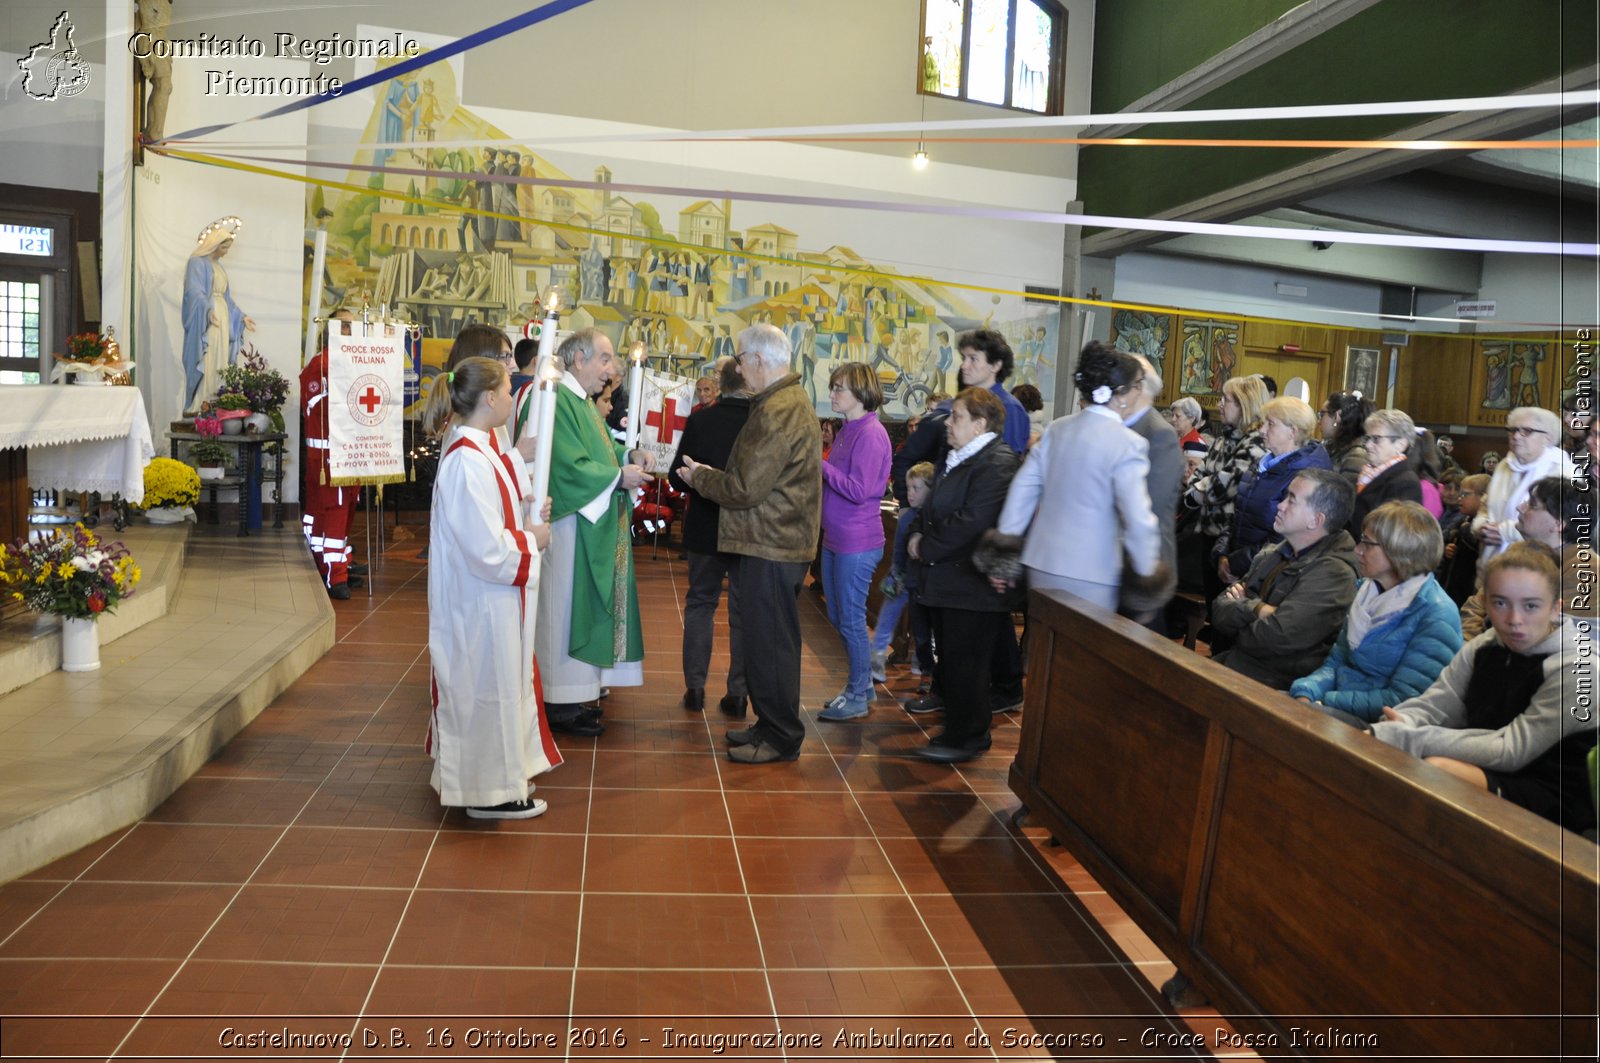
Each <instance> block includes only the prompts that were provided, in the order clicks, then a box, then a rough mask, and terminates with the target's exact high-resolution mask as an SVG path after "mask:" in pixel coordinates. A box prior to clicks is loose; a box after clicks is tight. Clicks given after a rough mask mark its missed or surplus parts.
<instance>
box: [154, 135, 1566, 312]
mask: <svg viewBox="0 0 1600 1063" xmlns="http://www.w3.org/2000/svg"><path fill="white" fill-rule="evenodd" d="M149 150H151V151H153V152H155V153H156V154H158V155H166V156H169V157H170V158H174V159H178V160H180V161H183V162H193V163H198V164H200V165H202V166H218V167H221V168H222V169H225V170H237V171H240V172H242V173H253V174H260V175H262V176H264V177H277V178H281V179H283V180H287V181H298V182H300V183H301V184H306V185H317V186H319V187H322V188H332V189H337V190H339V191H343V192H354V193H356V194H357V195H364V196H365V195H372V194H374V190H373V189H372V188H371V187H369V186H367V185H357V184H351V183H349V182H347V181H330V180H327V179H326V178H321V177H310V176H306V175H303V174H295V173H285V172H284V171H282V170H271V169H268V168H267V167H265V166H257V165H255V164H254V163H248V162H236V161H234V160H232V159H219V158H217V157H216V156H213V155H201V154H197V153H195V152H187V151H175V150H170V149H169V150H158V149H154V148H152V149H149ZM382 195H383V198H384V199H396V200H399V201H400V202H402V203H413V204H416V205H417V206H424V207H438V205H439V203H438V201H437V200H432V199H424V198H423V197H421V196H408V195H403V194H401V193H399V192H392V191H387V190H385V191H384V192H383V194H382ZM459 209H460V211H461V213H463V214H473V215H478V216H481V217H485V218H499V219H502V220H505V221H511V222H520V223H523V224H526V223H528V221H529V219H528V218H526V217H523V216H522V215H513V214H501V213H499V212H498V211H492V210H482V209H480V208H476V207H461V208H459ZM535 224H537V225H540V226H543V227H545V228H549V229H560V230H562V231H564V232H574V233H586V234H588V235H590V236H603V237H612V236H615V235H616V234H615V233H613V232H611V231H609V230H607V229H595V228H592V227H590V226H586V225H573V224H570V223H568V222H556V221H543V220H539V221H537V222H536V223H535ZM629 240H631V241H633V242H634V243H641V244H652V245H654V246H657V247H667V248H677V249H679V250H683V251H694V252H696V253H700V252H704V251H705V248H704V247H703V246H701V245H699V244H692V243H687V242H685V241H682V240H674V239H672V238H670V237H665V236H630V237H629ZM739 257H740V258H745V259H750V260H752V261H758V262H776V263H780V264H783V265H793V264H794V263H793V261H792V260H790V259H787V258H782V257H780V256H778V255H763V254H760V253H759V252H755V251H740V252H739ZM828 269H829V270H830V271H831V272H835V273H851V274H855V275H858V276H863V277H873V278H877V279H881V280H889V281H905V282H909V283H911V284H918V285H923V286H927V287H935V288H953V289H956V290H959V291H968V292H982V293H984V294H986V295H1000V296H1011V297H1014V298H1017V299H1027V300H1028V301H1030V302H1036V303H1042V302H1050V303H1062V304H1066V305H1071V306H1092V307H1105V308H1107V309H1111V310H1141V311H1145V312H1147V313H1154V314H1201V313H1203V314H1206V315H1208V316H1212V317H1222V318H1227V319H1228V320H1230V321H1238V322H1241V323H1245V322H1250V323H1254V324H1260V325H1289V326H1292V327H1295V328H1303V327H1306V326H1307V325H1310V326H1312V327H1314V328H1344V329H1350V330H1354V331H1361V332H1381V331H1383V328H1382V326H1381V325H1371V326H1358V325H1326V324H1321V323H1318V322H1308V321H1296V320H1294V319H1291V318H1281V317H1262V316H1259V315H1255V314H1236V313H1233V312H1232V311H1213V310H1192V309H1184V308H1182V307H1174V306H1156V305H1152V304H1148V303H1125V302H1120V301H1117V300H1113V299H1086V298H1083V297H1081V296H1075V295H1049V294H1044V293H1038V292H1028V291H1017V290H1016V289H1014V288H997V287H993V286H991V285H985V284H971V283H967V282H964V281H951V280H940V279H938V278H936V277H920V276H916V275H913V274H906V273H893V272H890V271H887V270H879V269H870V268H866V267H862V266H845V265H832V264H830V265H829V266H828ZM1371 316H1373V317H1376V316H1377V315H1371ZM1577 327H1580V326H1572V328H1577ZM1564 330H1565V331H1570V329H1564V328H1555V327H1552V328H1548V329H1541V328H1534V329H1530V330H1529V332H1524V333H1517V334H1508V335H1492V336H1491V335H1484V334H1482V333H1474V334H1472V336H1471V338H1472V339H1475V340H1526V339H1527V338H1528V336H1529V334H1530V333H1535V334H1557V333H1560V332H1562V331H1564ZM1407 335H1408V336H1414V337H1421V336H1433V337H1439V338H1445V339H1462V338H1465V337H1464V336H1463V334H1462V333H1459V332H1408V333H1407Z"/></svg>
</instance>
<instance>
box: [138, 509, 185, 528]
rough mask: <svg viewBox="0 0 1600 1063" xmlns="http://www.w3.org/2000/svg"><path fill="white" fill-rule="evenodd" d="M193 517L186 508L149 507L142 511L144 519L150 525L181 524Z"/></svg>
mask: <svg viewBox="0 0 1600 1063" xmlns="http://www.w3.org/2000/svg"><path fill="white" fill-rule="evenodd" d="M193 516H194V510H192V509H190V508H189V507H188V506H151V507H150V508H149V509H147V510H145V511H144V519H145V520H147V521H149V522H150V523H151V524H182V523H183V522H184V521H186V520H188V519H190V518H191V517H193Z"/></svg>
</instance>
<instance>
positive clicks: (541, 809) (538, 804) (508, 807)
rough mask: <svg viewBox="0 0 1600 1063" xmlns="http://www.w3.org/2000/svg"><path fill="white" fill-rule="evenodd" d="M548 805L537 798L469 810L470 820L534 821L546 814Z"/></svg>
mask: <svg viewBox="0 0 1600 1063" xmlns="http://www.w3.org/2000/svg"><path fill="white" fill-rule="evenodd" d="M545 808H546V805H545V803H544V802H543V801H541V800H539V799H538V798H537V797H530V798H527V799H526V800H523V801H507V802H506V803H505V804H503V805H491V806H489V807H487V808H469V809H467V817H468V818H469V819H532V818H533V817H535V816H542V815H544V813H545Z"/></svg>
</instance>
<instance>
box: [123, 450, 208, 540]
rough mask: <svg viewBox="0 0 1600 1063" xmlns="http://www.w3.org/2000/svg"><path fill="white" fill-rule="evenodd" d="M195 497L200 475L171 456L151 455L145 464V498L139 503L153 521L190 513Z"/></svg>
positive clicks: (197, 497)
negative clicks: (157, 456)
mask: <svg viewBox="0 0 1600 1063" xmlns="http://www.w3.org/2000/svg"><path fill="white" fill-rule="evenodd" d="M218 445H220V444H218ZM198 501H200V476H199V474H198V473H196V472H195V471H194V469H192V468H190V467H189V466H188V465H185V464H184V463H183V462H181V461H174V460H173V459H172V458H152V459H151V461H150V464H149V465H146V466H145V467H144V501H143V502H141V503H140V505H142V506H143V507H144V509H145V512H146V514H147V515H148V516H149V518H150V520H151V522H152V523H155V524H176V523H178V522H179V521H181V520H185V519H187V518H189V517H192V516H193V515H194V509H193V508H192V507H193V506H194V504H195V503H196V502H198Z"/></svg>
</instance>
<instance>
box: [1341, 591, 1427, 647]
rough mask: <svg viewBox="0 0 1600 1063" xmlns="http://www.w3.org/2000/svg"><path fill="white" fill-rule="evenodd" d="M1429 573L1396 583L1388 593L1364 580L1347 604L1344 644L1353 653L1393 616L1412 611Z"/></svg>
mask: <svg viewBox="0 0 1600 1063" xmlns="http://www.w3.org/2000/svg"><path fill="white" fill-rule="evenodd" d="M1429 575H1431V573H1428V572H1424V573H1423V574H1422V575H1420V576H1412V577H1411V578H1410V579H1408V580H1405V581H1403V582H1401V583H1397V584H1395V585H1394V586H1393V587H1390V588H1389V589H1388V590H1383V589H1382V588H1381V587H1379V586H1378V581H1377V580H1375V579H1364V580H1362V581H1361V586H1360V587H1359V588H1358V589H1357V590H1356V600H1355V601H1354V602H1352V603H1351V604H1350V618H1349V620H1348V621H1347V626H1346V628H1345V641H1346V642H1348V643H1350V648H1351V649H1352V650H1353V649H1355V648H1356V647H1358V646H1360V645H1361V641H1362V640H1363V639H1365V638H1366V637H1367V636H1368V635H1369V634H1371V633H1372V632H1373V631H1374V630H1375V629H1377V628H1379V627H1381V626H1383V625H1384V624H1387V623H1389V622H1390V621H1391V620H1393V619H1394V618H1395V617H1397V616H1399V615H1400V614H1401V613H1403V612H1405V611H1406V610H1407V609H1409V608H1411V603H1412V601H1413V600H1414V599H1415V598H1416V596H1417V594H1418V592H1420V591H1421V590H1422V585H1423V584H1424V583H1426V582H1428V577H1429Z"/></svg>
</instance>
